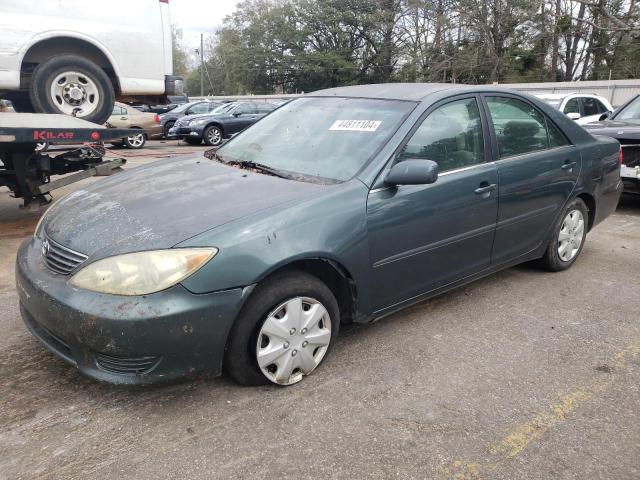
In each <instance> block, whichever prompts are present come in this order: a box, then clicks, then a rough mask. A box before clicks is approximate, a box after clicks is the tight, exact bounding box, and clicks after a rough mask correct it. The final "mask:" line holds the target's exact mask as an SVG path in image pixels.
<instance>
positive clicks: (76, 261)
mask: <svg viewBox="0 0 640 480" xmlns="http://www.w3.org/2000/svg"><path fill="white" fill-rule="evenodd" d="M42 255H43V257H44V261H45V263H46V264H47V267H49V270H51V271H53V272H55V273H59V274H61V275H69V274H70V273H71V272H72V271H73V270H74V269H75V268H76V267H77V266H78V265H80V264H81V263H82V262H84V261H85V260H86V259H87V258H88V257H87V256H86V255H85V254H84V253H80V252H76V251H74V250H71V249H70V248H67V247H65V246H63V245H60V244H59V243H58V242H56V241H54V240H52V239H50V238H49V237H47V236H45V238H44V240H43V241H42Z"/></svg>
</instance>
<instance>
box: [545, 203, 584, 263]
mask: <svg viewBox="0 0 640 480" xmlns="http://www.w3.org/2000/svg"><path fill="white" fill-rule="evenodd" d="M588 218H589V212H588V210H587V206H586V205H585V204H584V202H583V201H582V200H581V199H579V198H576V199H574V200H572V201H571V202H570V203H569V205H567V207H566V208H565V210H564V212H563V213H562V215H561V216H560V218H559V219H558V222H557V223H556V225H555V227H554V229H553V232H552V234H551V235H552V236H551V241H550V242H549V246H548V247H547V251H546V252H545V254H544V256H543V257H542V265H543V266H544V267H545V268H546V269H547V270H550V271H552V272H559V271H561V270H566V269H567V268H569V267H570V266H571V265H573V263H574V262H575V261H576V260H577V258H578V255H580V253H581V252H582V247H583V246H584V241H585V239H586V236H587V222H588Z"/></svg>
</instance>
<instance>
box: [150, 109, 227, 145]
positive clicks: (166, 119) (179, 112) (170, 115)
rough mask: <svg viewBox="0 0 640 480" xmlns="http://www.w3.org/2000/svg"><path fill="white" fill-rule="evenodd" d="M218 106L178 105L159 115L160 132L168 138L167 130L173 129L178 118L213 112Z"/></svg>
mask: <svg viewBox="0 0 640 480" xmlns="http://www.w3.org/2000/svg"><path fill="white" fill-rule="evenodd" d="M220 105H222V103H220V102H207V101H204V102H189V103H183V104H182V105H178V106H177V107H176V108H174V109H172V110H171V111H169V112H166V113H163V114H161V115H160V123H162V129H163V130H162V131H163V132H164V136H165V138H169V130H171V129H172V128H173V126H174V125H175V123H176V120H178V119H179V118H181V117H184V116H186V115H198V114H201V113H209V112H213V111H214V110H215V109H216V108H218V107H219V106H220Z"/></svg>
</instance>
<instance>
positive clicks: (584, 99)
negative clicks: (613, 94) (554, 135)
mask: <svg viewBox="0 0 640 480" xmlns="http://www.w3.org/2000/svg"><path fill="white" fill-rule="evenodd" d="M536 96H537V97H538V98H540V99H541V100H544V101H545V102H547V103H548V104H549V105H551V106H552V107H554V108H557V109H558V110H560V111H561V112H562V113H564V114H566V115H567V116H568V117H569V118H570V119H571V120H575V122H576V123H577V124H578V125H586V124H587V123H591V122H597V121H598V119H599V118H600V116H601V115H602V114H603V113H606V112H612V111H613V107H612V106H611V104H610V103H609V100H607V99H606V98H604V97H601V96H600V95H592V94H588V93H569V94H567V93H547V94H540V95H536Z"/></svg>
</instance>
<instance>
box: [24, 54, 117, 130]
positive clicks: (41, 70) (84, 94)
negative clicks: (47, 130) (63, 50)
mask: <svg viewBox="0 0 640 480" xmlns="http://www.w3.org/2000/svg"><path fill="white" fill-rule="evenodd" d="M29 98H30V99H31V103H32V105H33V107H34V109H35V111H36V112H41V113H64V114H67V115H74V114H75V116H77V117H78V118H82V119H83V120H88V121H90V122H94V123H98V124H103V123H104V122H106V121H107V119H108V118H109V116H110V115H111V112H112V111H113V104H114V101H115V93H114V90H113V85H112V84H111V80H110V79H109V77H108V76H107V74H106V73H105V72H104V70H102V68H100V67H99V66H98V65H96V64H95V63H93V62H91V61H89V60H87V59H85V58H82V57H78V56H76V55H56V56H54V57H52V58H50V59H49V60H46V61H44V62H42V63H41V64H39V65H38V66H37V67H36V68H35V70H34V71H33V76H32V77H31V85H30V87H29Z"/></svg>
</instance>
